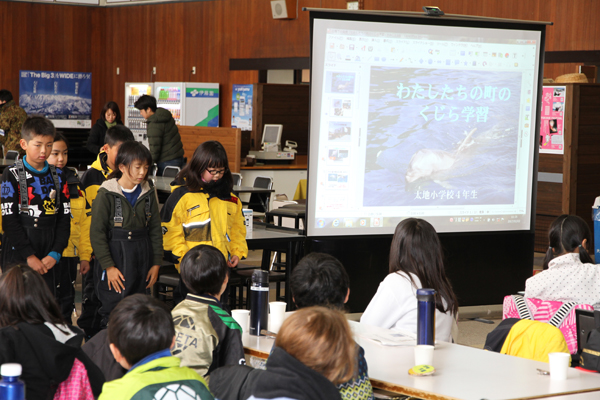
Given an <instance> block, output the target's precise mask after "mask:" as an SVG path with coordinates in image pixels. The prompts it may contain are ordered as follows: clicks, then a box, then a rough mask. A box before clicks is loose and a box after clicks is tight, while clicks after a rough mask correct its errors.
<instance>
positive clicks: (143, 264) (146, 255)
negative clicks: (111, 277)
mask: <svg viewBox="0 0 600 400" xmlns="http://www.w3.org/2000/svg"><path fill="white" fill-rule="evenodd" d="M111 194H112V193H111ZM114 198H115V216H114V223H113V229H112V230H111V231H110V232H109V237H108V247H109V248H110V254H111V256H112V259H113V261H114V262H115V265H114V266H115V267H116V268H117V269H118V270H119V271H121V273H122V274H123V277H124V278H125V282H123V285H124V286H125V289H124V290H121V293H117V292H116V291H115V289H114V288H112V289H111V290H109V289H108V279H107V277H106V271H105V269H106V268H108V267H111V265H107V266H101V265H97V266H96V267H97V268H95V269H94V283H95V287H96V294H97V296H98V299H99V300H100V303H102V306H101V307H100V309H99V310H98V312H99V314H100V316H101V317H102V321H101V329H104V328H106V326H107V325H108V317H109V316H110V313H111V312H112V310H113V309H114V308H115V307H116V305H117V303H118V302H119V301H121V300H122V299H123V298H125V297H126V296H130V295H132V294H136V293H143V294H146V292H147V290H146V286H147V284H148V283H147V282H146V276H147V275H148V271H149V270H150V268H151V267H152V262H153V255H154V253H153V252H152V243H151V242H150V235H149V234H148V223H149V221H150V217H151V213H150V196H146V199H145V202H146V205H145V214H146V227H145V228H141V229H132V230H129V229H124V228H123V202H125V203H127V206H129V205H130V204H129V202H128V201H127V200H126V199H124V198H122V197H120V196H118V195H115V196H114Z"/></svg>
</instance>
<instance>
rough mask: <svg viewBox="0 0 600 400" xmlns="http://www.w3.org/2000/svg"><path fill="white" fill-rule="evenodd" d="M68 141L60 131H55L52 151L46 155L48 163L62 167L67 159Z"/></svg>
mask: <svg viewBox="0 0 600 400" xmlns="http://www.w3.org/2000/svg"><path fill="white" fill-rule="evenodd" d="M68 153H69V141H68V140H67V138H66V137H65V136H64V135H63V134H62V133H60V132H56V135H55V136H54V143H53V144H52V152H51V153H50V156H49V157H48V164H52V165H54V166H55V167H56V168H64V167H65V166H66V165H67V161H68V160H69V154H68Z"/></svg>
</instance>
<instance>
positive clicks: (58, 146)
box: [48, 133, 92, 322]
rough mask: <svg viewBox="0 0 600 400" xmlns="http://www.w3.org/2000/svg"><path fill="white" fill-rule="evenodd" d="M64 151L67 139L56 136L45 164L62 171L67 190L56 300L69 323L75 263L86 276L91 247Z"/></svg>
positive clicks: (83, 204)
mask: <svg viewBox="0 0 600 400" xmlns="http://www.w3.org/2000/svg"><path fill="white" fill-rule="evenodd" d="M68 148H69V143H68V142H67V139H66V138H65V137H64V136H63V135H62V134H61V133H56V136H54V144H53V145H52V152H51V153H50V157H48V163H49V164H52V165H54V166H55V167H56V168H60V169H61V170H62V171H63V172H64V174H65V178H66V179H67V185H68V187H69V200H70V205H71V237H70V238H69V243H68V245H67V248H66V249H65V250H64V251H63V253H62V257H61V258H60V261H59V262H58V265H59V269H58V271H59V273H60V278H59V280H58V281H59V284H60V287H59V288H58V298H59V299H60V300H59V304H60V307H61V310H60V311H61V313H62V315H63V318H64V319H65V321H68V322H70V321H71V314H72V313H73V310H74V309H75V287H74V286H73V285H74V283H75V277H76V276H77V262H79V263H80V264H81V273H82V274H85V273H87V272H88V270H89V269H90V259H91V258H92V247H91V246H90V244H89V232H90V220H91V218H90V217H89V216H88V215H87V214H88V213H89V212H91V207H90V205H89V204H88V202H87V201H86V199H85V192H84V191H83V190H82V188H81V184H80V182H79V176H78V175H77V173H76V172H74V171H73V170H71V169H70V168H68V167H67V160H68V158H69V154H68V153H69V150H68ZM82 233H83V235H82ZM86 239H87V240H86Z"/></svg>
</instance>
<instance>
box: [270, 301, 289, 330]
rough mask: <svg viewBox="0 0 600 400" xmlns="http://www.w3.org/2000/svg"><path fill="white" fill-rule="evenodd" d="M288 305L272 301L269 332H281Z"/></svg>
mask: <svg viewBox="0 0 600 400" xmlns="http://www.w3.org/2000/svg"><path fill="white" fill-rule="evenodd" d="M286 307H287V304H286V303H285V302H283V301H272V302H270V303H269V308H270V311H271V312H270V314H269V330H270V331H271V332H275V333H277V332H279V329H280V328H281V325H282V324H283V321H284V320H285V308H286Z"/></svg>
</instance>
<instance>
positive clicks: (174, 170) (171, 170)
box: [162, 166, 181, 178]
mask: <svg viewBox="0 0 600 400" xmlns="http://www.w3.org/2000/svg"><path fill="white" fill-rule="evenodd" d="M179 171H181V168H179V167H173V166H167V167H165V169H164V170H163V174H162V176H164V177H166V178H175V177H176V176H177V174H178V173H179Z"/></svg>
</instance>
